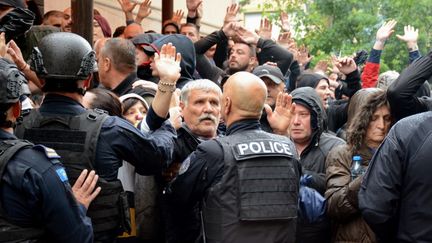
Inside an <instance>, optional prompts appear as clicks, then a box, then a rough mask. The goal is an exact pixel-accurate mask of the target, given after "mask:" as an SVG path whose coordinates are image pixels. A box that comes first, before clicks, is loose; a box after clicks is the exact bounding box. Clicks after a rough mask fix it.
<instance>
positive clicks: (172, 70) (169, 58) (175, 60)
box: [154, 43, 181, 84]
mask: <svg viewBox="0 0 432 243" xmlns="http://www.w3.org/2000/svg"><path fill="white" fill-rule="evenodd" d="M180 61H181V55H180V53H177V55H176V48H175V46H173V45H172V44H171V43H168V45H167V44H165V45H163V46H162V48H161V51H160V54H158V53H155V57H154V62H155V66H154V69H156V72H157V73H158V75H159V79H160V82H165V83H170V84H175V83H176V82H177V80H178V79H179V78H180V70H181V69H180Z"/></svg>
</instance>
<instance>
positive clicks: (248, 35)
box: [235, 25, 260, 45]
mask: <svg viewBox="0 0 432 243" xmlns="http://www.w3.org/2000/svg"><path fill="white" fill-rule="evenodd" d="M235 30H236V37H237V38H238V39H239V40H240V41H242V42H244V43H247V44H252V45H256V44H257V43H258V40H259V38H260V37H259V35H258V34H257V33H255V32H253V31H250V30H248V29H246V28H245V27H243V26H241V25H236V27H235Z"/></svg>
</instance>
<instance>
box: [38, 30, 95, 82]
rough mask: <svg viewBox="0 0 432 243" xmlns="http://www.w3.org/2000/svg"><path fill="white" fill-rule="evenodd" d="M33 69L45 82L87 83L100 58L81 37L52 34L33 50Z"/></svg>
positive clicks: (61, 33) (67, 34)
mask: <svg viewBox="0 0 432 243" xmlns="http://www.w3.org/2000/svg"><path fill="white" fill-rule="evenodd" d="M31 68H32V69H33V70H34V71H35V72H36V74H37V76H38V77H40V78H43V79H49V80H56V81H62V80H84V79H87V78H88V77H89V75H90V74H91V73H93V72H94V71H95V70H96V55H95V52H94V51H93V50H92V48H91V46H90V44H89V43H88V42H87V41H86V40H85V39H84V38H82V37H81V36H79V35H77V34H74V33H67V32H59V33H52V34H49V35H47V36H45V37H44V38H42V39H41V41H40V42H39V45H38V47H35V48H33V52H32V55H31Z"/></svg>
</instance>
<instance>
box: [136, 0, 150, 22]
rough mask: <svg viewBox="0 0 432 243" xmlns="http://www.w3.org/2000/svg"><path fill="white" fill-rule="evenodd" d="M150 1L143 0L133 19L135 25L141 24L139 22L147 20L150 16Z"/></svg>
mask: <svg viewBox="0 0 432 243" xmlns="http://www.w3.org/2000/svg"><path fill="white" fill-rule="evenodd" d="M151 3H152V2H151V0H145V1H144V2H142V3H141V4H140V6H139V9H138V13H137V16H136V18H135V22H136V23H141V21H142V20H143V19H145V18H147V17H148V16H149V15H150V14H151V11H152V10H151Z"/></svg>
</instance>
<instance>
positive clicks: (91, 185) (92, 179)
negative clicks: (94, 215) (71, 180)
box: [72, 170, 101, 209]
mask: <svg viewBox="0 0 432 243" xmlns="http://www.w3.org/2000/svg"><path fill="white" fill-rule="evenodd" d="M87 174H88V176H87ZM98 179H99V176H98V175H96V173H95V171H94V170H92V171H90V173H88V171H87V170H83V171H82V172H81V174H80V176H79V177H78V179H77V180H76V181H75V184H74V185H73V187H72V192H73V194H74V196H75V198H76V200H77V201H78V202H79V203H81V204H82V205H84V207H85V208H87V209H88V207H89V206H90V203H91V202H92V201H93V200H94V199H95V198H96V196H97V195H98V194H99V192H100V191H101V188H100V187H98V188H96V189H95V187H96V183H97V181H98Z"/></svg>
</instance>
